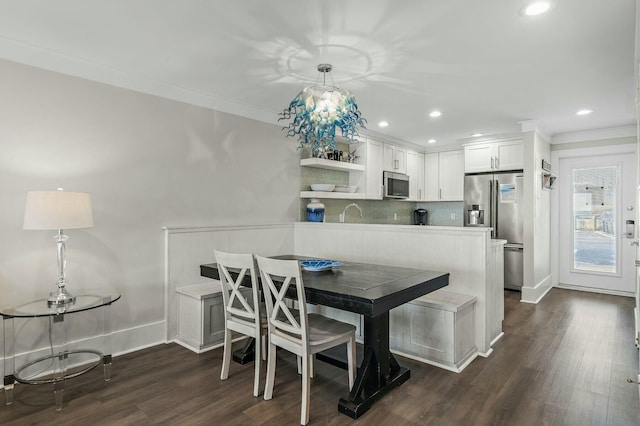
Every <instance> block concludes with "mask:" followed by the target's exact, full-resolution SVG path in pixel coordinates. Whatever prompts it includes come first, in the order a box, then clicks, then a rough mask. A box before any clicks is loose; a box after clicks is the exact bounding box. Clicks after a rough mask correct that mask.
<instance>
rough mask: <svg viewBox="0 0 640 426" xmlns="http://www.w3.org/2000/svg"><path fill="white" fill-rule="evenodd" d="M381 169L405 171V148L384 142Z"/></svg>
mask: <svg viewBox="0 0 640 426" xmlns="http://www.w3.org/2000/svg"><path fill="white" fill-rule="evenodd" d="M382 169H383V170H386V171H389V172H395V173H407V150H406V148H403V147H401V146H397V145H392V144H388V143H385V144H384V156H383V159H382Z"/></svg>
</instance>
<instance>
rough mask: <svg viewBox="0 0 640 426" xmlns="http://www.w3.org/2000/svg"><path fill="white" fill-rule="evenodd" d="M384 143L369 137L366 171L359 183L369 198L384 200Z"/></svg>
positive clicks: (366, 151)
mask: <svg viewBox="0 0 640 426" xmlns="http://www.w3.org/2000/svg"><path fill="white" fill-rule="evenodd" d="M382 152H383V143H382V142H380V141H377V140H375V139H369V138H367V145H366V150H365V153H364V155H365V156H366V158H365V173H364V175H363V177H364V178H363V180H361V181H360V182H359V185H362V186H364V193H365V198H366V199H367V200H382V195H383V192H382V156H383V154H382Z"/></svg>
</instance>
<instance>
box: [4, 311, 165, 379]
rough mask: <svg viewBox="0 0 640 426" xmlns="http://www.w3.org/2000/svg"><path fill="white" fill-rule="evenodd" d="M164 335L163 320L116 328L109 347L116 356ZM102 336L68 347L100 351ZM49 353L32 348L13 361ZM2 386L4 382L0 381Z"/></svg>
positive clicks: (156, 341) (17, 362) (19, 362)
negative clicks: (120, 328) (126, 327)
mask: <svg viewBox="0 0 640 426" xmlns="http://www.w3.org/2000/svg"><path fill="white" fill-rule="evenodd" d="M164 336H165V321H158V322H155V323H151V324H145V325H141V326H138V327H132V328H128V329H123V330H117V331H114V332H112V333H111V339H110V342H109V345H110V347H111V351H109V352H110V353H111V355H113V356H118V355H124V354H127V353H131V352H136V351H139V350H142V349H146V348H149V347H151V346H156V345H159V344H164V343H167V342H166V341H165V339H164ZM101 340H102V336H96V337H89V338H84V339H78V340H74V341H71V342H69V343H68V345H69V347H70V348H92V349H94V348H95V349H97V350H100V351H102V342H101ZM50 353H51V348H50V347H48V346H47V347H44V348H39V349H34V350H32V351H28V352H22V353H18V354H15V356H14V363H15V366H16V368H20V367H21V366H23V365H25V364H27V363H28V362H30V361H33V360H35V359H38V358H42V357H45V356H47V355H49V354H50ZM4 375H5V372H4V358H2V363H0V376H1V377H4ZM0 385H2V388H4V384H3V383H0Z"/></svg>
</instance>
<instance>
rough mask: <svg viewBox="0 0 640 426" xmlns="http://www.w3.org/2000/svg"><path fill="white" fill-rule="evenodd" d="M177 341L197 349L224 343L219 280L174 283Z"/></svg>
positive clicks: (197, 350)
mask: <svg viewBox="0 0 640 426" xmlns="http://www.w3.org/2000/svg"><path fill="white" fill-rule="evenodd" d="M176 293H177V299H176V301H177V307H176V308H177V309H176V311H177V315H178V323H177V331H178V333H177V335H176V342H177V343H179V344H180V345H182V346H185V347H186V348H189V349H191V350H192V351H195V352H197V353H200V352H204V351H205V350H208V349H214V348H217V347H218V346H221V345H222V344H223V343H224V310H223V309H224V305H223V302H222V289H221V287H220V281H218V280H209V282H205V283H201V284H192V285H186V286H181V287H176Z"/></svg>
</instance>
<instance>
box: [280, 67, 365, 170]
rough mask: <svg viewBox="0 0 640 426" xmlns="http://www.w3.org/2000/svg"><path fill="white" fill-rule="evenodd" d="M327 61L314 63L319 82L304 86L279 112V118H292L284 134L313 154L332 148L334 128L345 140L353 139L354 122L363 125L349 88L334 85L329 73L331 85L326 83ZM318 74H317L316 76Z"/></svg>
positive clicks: (356, 134)
mask: <svg viewBox="0 0 640 426" xmlns="http://www.w3.org/2000/svg"><path fill="white" fill-rule="evenodd" d="M332 68H333V67H332V66H331V65H330V64H320V65H318V72H319V73H321V74H322V76H323V78H322V85H318V80H316V84H314V85H313V86H311V87H305V88H304V89H303V90H302V91H301V92H300V93H298V95H297V96H296V97H295V98H294V99H293V100H292V101H291V103H290V104H289V107H288V108H285V109H284V110H283V111H282V113H280V118H279V119H278V121H280V120H290V119H291V118H293V121H292V122H291V123H289V125H288V126H286V127H283V130H287V137H294V136H297V137H298V141H299V142H300V146H299V147H298V148H303V147H305V146H309V147H310V148H311V152H312V155H313V156H314V157H323V156H324V153H325V152H333V150H335V149H336V140H335V137H336V128H339V129H340V131H341V133H342V136H343V137H344V138H345V139H346V140H347V142H349V143H353V142H357V140H356V137H357V136H358V132H357V130H356V127H357V126H360V127H362V128H363V129H364V128H365V123H366V122H367V120H366V119H364V118H363V117H362V114H361V113H360V111H358V104H357V103H356V99H355V97H354V96H353V95H352V94H351V93H349V91H347V90H344V89H340V88H339V87H336V86H335V83H334V82H333V77H332V78H331V83H332V85H331V86H327V84H326V76H327V73H330V72H331V70H332ZM319 78H320V75H318V79H319Z"/></svg>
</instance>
